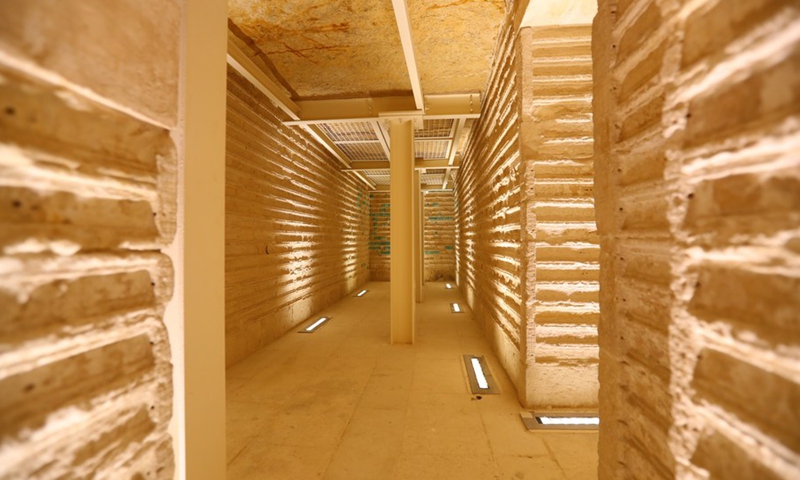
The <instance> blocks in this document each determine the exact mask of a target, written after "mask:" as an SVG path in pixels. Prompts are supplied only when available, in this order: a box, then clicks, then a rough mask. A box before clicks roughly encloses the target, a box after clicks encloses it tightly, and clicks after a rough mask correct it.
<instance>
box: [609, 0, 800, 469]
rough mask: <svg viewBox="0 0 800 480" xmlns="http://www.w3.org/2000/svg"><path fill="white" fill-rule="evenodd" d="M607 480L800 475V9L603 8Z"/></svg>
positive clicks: (626, 4)
mask: <svg viewBox="0 0 800 480" xmlns="http://www.w3.org/2000/svg"><path fill="white" fill-rule="evenodd" d="M593 48H594V60H595V63H594V72H595V81H596V83H595V104H594V112H595V120H596V124H595V139H596V160H595V175H596V194H595V195H596V196H595V198H596V203H597V208H598V227H599V233H600V238H601V247H602V256H601V280H600V284H601V290H600V292H601V297H600V306H601V319H600V332H601V335H600V342H601V350H600V354H601V362H600V379H601V382H600V385H601V388H600V414H601V418H602V423H601V425H600V459H601V460H600V478H601V479H612V478H653V479H656V478H665V479H666V478H725V479H749V478H765V479H777V478H787V479H788V478H797V473H798V471H800V442H799V441H798V439H799V438H800V437H799V436H798V431H800V416H799V415H798V412H799V411H800V410H798V408H797V405H798V403H799V402H800V328H799V326H800V323H798V319H797V316H798V312H800V247H798V245H800V9H798V4H797V2H794V1H767V0H713V1H705V2H677V1H665V0H662V1H655V0H626V1H619V2H617V1H610V0H602V1H601V2H600V10H599V14H598V16H597V18H596V20H595V26H594V40H593Z"/></svg>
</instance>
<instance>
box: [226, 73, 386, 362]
mask: <svg viewBox="0 0 800 480" xmlns="http://www.w3.org/2000/svg"><path fill="white" fill-rule="evenodd" d="M281 121H282V118H281V114H280V110H278V108H277V107H275V106H274V105H273V104H272V103H271V102H270V101H269V100H268V99H267V98H266V97H265V96H264V95H263V94H262V93H261V92H259V91H258V90H257V89H256V88H255V87H254V86H253V85H252V84H251V83H250V82H248V81H247V80H246V79H244V78H243V77H242V76H240V75H239V74H238V73H236V72H235V71H234V70H233V69H231V68H229V70H228V118H227V127H228V128H227V143H226V151H227V153H226V157H227V158H226V175H225V177H226V178H225V182H226V204H225V214H226V215H225V217H226V218H225V223H226V226H225V282H226V283H225V308H226V312H225V317H226V357H227V360H226V362H227V364H228V365H231V364H233V363H236V362H237V361H239V360H241V359H243V358H245V357H247V356H248V355H249V354H251V353H253V352H254V351H256V350H258V349H260V348H262V347H264V346H265V345H267V344H269V343H270V342H271V341H273V340H275V339H276V338H278V337H280V336H281V335H283V334H284V333H286V332H287V331H288V330H290V329H292V328H293V327H295V326H296V325H297V324H299V323H300V322H302V321H304V320H306V319H307V318H308V317H309V316H311V315H313V314H314V313H316V312H318V311H319V310H321V309H323V308H325V307H327V306H328V305H331V304H332V303H334V302H336V301H338V300H340V299H341V298H342V297H344V296H345V295H347V294H348V293H349V292H352V291H353V290H355V289H356V288H357V287H359V286H361V285H362V284H364V283H365V282H366V281H367V280H368V279H369V274H370V272H369V251H368V236H369V197H368V193H367V192H366V190H365V188H364V187H363V186H362V184H360V183H358V182H357V180H356V179H354V178H353V177H352V176H350V175H348V174H345V173H343V172H341V171H340V170H339V166H338V164H337V163H336V161H335V160H334V159H333V158H332V157H331V156H330V155H329V154H328V153H327V151H326V150H324V149H323V148H322V147H321V146H320V145H319V144H318V143H316V142H315V141H314V140H313V138H311V137H310V136H309V135H307V134H305V132H304V131H303V130H302V129H300V128H299V127H289V126H284V125H283V124H282V123H281Z"/></svg>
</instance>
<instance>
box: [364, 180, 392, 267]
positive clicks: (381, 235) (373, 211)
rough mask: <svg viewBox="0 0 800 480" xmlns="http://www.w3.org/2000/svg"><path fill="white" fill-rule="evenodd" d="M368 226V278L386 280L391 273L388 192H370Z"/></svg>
mask: <svg viewBox="0 0 800 480" xmlns="http://www.w3.org/2000/svg"><path fill="white" fill-rule="evenodd" d="M369 198H370V213H369V219H370V222H369V223H370V228H369V272H370V280H372V281H378V282H388V281H389V279H390V274H391V267H390V265H389V263H390V260H391V249H390V248H389V242H390V233H391V232H390V227H391V225H390V220H391V204H390V202H389V192H371V193H370V194H369Z"/></svg>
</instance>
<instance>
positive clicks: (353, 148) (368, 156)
mask: <svg viewBox="0 0 800 480" xmlns="http://www.w3.org/2000/svg"><path fill="white" fill-rule="evenodd" d="M336 146H338V147H339V149H341V151H342V152H344V154H345V155H347V157H348V158H349V159H350V160H352V161H354V162H358V161H362V162H363V161H371V160H388V158H386V153H384V151H383V147H382V146H381V144H380V143H378V142H372V143H337V144H336Z"/></svg>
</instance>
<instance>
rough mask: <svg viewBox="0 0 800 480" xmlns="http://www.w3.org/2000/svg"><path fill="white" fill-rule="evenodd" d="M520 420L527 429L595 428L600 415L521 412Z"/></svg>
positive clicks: (598, 423)
mask: <svg viewBox="0 0 800 480" xmlns="http://www.w3.org/2000/svg"><path fill="white" fill-rule="evenodd" d="M520 416H521V417H522V422H523V423H524V424H525V427H526V428H527V429H528V430H597V427H598V425H600V417H598V416H597V415H596V414H592V413H576V412H548V413H547V414H541V413H535V412H522V413H521V414H520Z"/></svg>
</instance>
